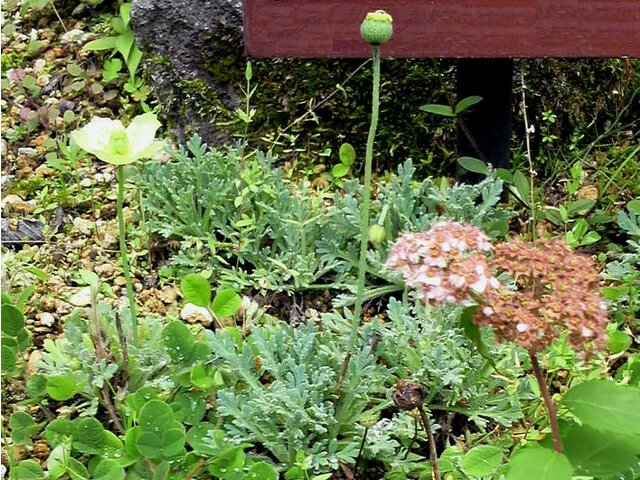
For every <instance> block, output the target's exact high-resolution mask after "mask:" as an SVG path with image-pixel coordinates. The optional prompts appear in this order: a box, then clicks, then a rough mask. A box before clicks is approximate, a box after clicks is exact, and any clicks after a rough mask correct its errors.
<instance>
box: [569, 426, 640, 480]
mask: <svg viewBox="0 0 640 480" xmlns="http://www.w3.org/2000/svg"><path fill="white" fill-rule="evenodd" d="M560 433H561V436H562V445H563V447H564V454H565V455H566V456H567V458H568V459H569V461H570V462H571V464H572V465H573V466H574V468H575V469H576V473H577V474H581V475H585V476H590V477H596V478H600V477H606V478H609V477H611V476H616V474H620V473H622V472H624V471H625V470H627V469H629V468H633V467H635V466H637V465H638V460H637V458H636V455H637V454H638V453H640V444H639V442H638V441H637V440H633V439H631V438H629V437H625V436H624V435H615V434H612V433H611V432H606V431H602V430H596V429H595V428H591V427H589V426H587V425H577V424H563V425H562V427H561V429H560Z"/></svg>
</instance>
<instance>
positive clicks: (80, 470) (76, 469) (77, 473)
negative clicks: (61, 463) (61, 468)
mask: <svg viewBox="0 0 640 480" xmlns="http://www.w3.org/2000/svg"><path fill="white" fill-rule="evenodd" d="M67 472H68V473H69V476H70V477H71V480H89V472H88V471H87V468H86V467H85V466H84V465H83V464H82V463H80V462H79V461H78V460H76V459H75V458H70V459H69V464H68V466H67Z"/></svg>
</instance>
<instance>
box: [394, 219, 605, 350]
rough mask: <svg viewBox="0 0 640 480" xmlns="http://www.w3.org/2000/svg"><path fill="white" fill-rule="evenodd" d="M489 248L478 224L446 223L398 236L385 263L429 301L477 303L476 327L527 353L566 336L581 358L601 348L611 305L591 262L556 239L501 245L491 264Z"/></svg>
mask: <svg viewBox="0 0 640 480" xmlns="http://www.w3.org/2000/svg"><path fill="white" fill-rule="evenodd" d="M491 250H492V246H491V244H490V243H489V239H488V238H487V236H486V235H485V234H484V233H482V232H481V231H480V230H479V229H477V228H476V227H473V226H471V225H462V224H459V223H455V222H450V221H443V222H439V223H436V224H434V225H433V226H432V228H431V229H430V230H429V231H426V232H420V233H407V232H405V233H403V234H402V235H400V237H399V238H398V240H397V241H396V242H395V244H394V245H393V246H392V247H391V251H390V253H389V258H388V260H387V266H388V267H389V268H393V269H395V270H398V271H399V272H401V273H402V275H403V276H404V279H405V281H406V283H407V285H409V286H411V287H413V288H415V289H417V291H418V294H419V297H420V299H421V300H422V301H424V302H425V303H428V304H431V305H436V304H443V303H459V304H463V305H469V304H472V303H476V304H478V306H479V308H478V310H477V312H476V314H475V317H474V322H475V323H476V324H477V325H479V326H485V325H486V326H491V327H493V328H494V330H495V332H496V335H497V337H498V339H500V340H503V341H513V342H516V343H517V344H519V345H521V346H522V347H524V348H526V349H528V350H529V351H532V352H535V351H538V350H542V349H543V348H545V347H546V346H548V345H550V344H551V343H553V342H554V341H556V340H557V339H558V337H559V336H560V334H562V333H563V332H565V331H568V332H569V337H568V338H569V342H570V343H571V345H572V346H573V347H574V348H575V349H576V350H578V351H580V352H582V353H589V350H590V349H592V348H593V347H597V348H602V347H603V346H604V344H605V339H606V337H605V327H606V325H607V323H608V315H607V307H606V304H605V302H604V300H603V299H602V297H601V296H600V293H599V284H598V271H597V269H596V265H595V264H594V262H593V261H592V260H591V259H590V258H589V257H587V256H585V255H580V254H578V253H575V252H573V251H572V250H571V249H570V248H569V247H568V245H567V244H566V243H565V242H564V241H563V240H557V239H555V240H549V239H540V240H538V241H536V242H526V241H523V240H519V239H516V240H512V241H509V242H503V243H500V244H498V245H497V246H496V247H495V248H494V249H493V255H492V258H491V263H490V262H489V260H488V259H487V256H488V254H489V253H490V252H491ZM494 271H499V272H505V273H507V274H508V275H509V276H510V277H511V278H512V279H513V280H514V281H515V287H516V288H515V290H514V289H507V288H506V287H504V286H502V285H500V283H499V282H498V280H497V279H496V278H495V277H494V274H493V272H494Z"/></svg>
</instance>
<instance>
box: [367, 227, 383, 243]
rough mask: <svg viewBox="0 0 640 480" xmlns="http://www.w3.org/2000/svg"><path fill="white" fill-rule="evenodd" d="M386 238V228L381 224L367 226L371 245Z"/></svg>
mask: <svg viewBox="0 0 640 480" xmlns="http://www.w3.org/2000/svg"><path fill="white" fill-rule="evenodd" d="M386 239H387V230H386V229H385V228H384V227H383V226H382V225H377V224H376V225H371V226H370V227H369V241H370V242H371V244H372V245H380V244H382V243H383V242H384V241H385V240H386Z"/></svg>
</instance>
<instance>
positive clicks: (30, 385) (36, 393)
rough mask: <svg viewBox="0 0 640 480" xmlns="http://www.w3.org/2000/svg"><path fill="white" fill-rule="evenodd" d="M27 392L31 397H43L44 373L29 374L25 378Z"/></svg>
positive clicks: (45, 387)
mask: <svg viewBox="0 0 640 480" xmlns="http://www.w3.org/2000/svg"><path fill="white" fill-rule="evenodd" d="M27 394H28V395H29V396H30V397H31V398H39V397H44V396H45V395H46V394H47V377H45V376H44V375H38V374H36V375H31V376H30V377H29V380H27Z"/></svg>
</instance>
